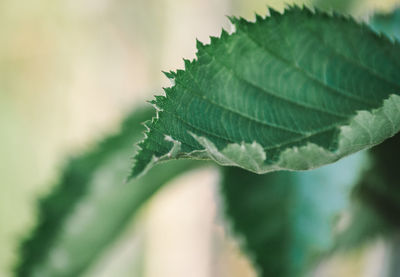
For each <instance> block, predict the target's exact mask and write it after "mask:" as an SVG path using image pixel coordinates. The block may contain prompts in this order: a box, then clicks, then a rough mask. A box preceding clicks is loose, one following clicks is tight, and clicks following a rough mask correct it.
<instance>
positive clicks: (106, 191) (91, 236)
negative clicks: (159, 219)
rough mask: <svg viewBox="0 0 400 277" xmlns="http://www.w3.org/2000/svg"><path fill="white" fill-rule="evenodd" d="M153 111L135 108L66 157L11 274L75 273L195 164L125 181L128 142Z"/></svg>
mask: <svg viewBox="0 0 400 277" xmlns="http://www.w3.org/2000/svg"><path fill="white" fill-rule="evenodd" d="M153 114H154V111H153V110H151V109H139V110H138V111H135V112H133V113H132V114H131V115H130V116H129V117H128V118H127V119H126V120H125V121H124V123H123V125H122V128H121V131H120V132H119V133H118V134H115V135H112V136H110V137H108V138H106V139H105V140H104V141H103V142H102V143H99V144H98V145H97V146H96V147H94V148H93V149H92V150H91V151H88V152H87V153H84V154H82V155H80V156H78V157H76V158H73V159H71V160H70V162H69V163H68V164H67V165H66V167H65V169H64V172H63V174H62V175H61V178H60V181H59V183H58V184H57V185H56V186H55V187H54V189H53V191H52V192H51V193H50V194H49V195H48V196H47V197H45V198H43V199H42V200H41V201H40V205H39V211H38V215H39V219H38V225H37V226H36V228H35V229H34V230H33V232H32V234H31V235H30V237H29V238H28V239H27V240H26V241H25V242H24V243H23V244H22V246H21V252H20V255H21V258H20V260H21V261H20V263H19V265H18V266H17V268H16V276H24V277H27V276H40V277H53V276H60V277H62V276H81V274H82V273H83V272H85V270H86V269H88V267H90V265H91V264H92V263H93V262H94V261H96V259H97V258H98V257H100V256H101V253H102V251H103V250H105V249H106V247H107V246H108V245H109V244H110V243H112V242H113V241H114V240H115V239H116V238H117V237H118V235H119V234H120V233H121V232H122V231H123V230H124V226H125V225H126V224H127V223H129V222H130V220H129V219H131V218H132V216H133V215H134V214H135V213H136V212H137V211H138V209H139V208H140V207H141V206H142V204H143V203H144V202H146V201H147V200H148V199H149V198H150V197H151V196H152V195H153V194H154V193H155V192H156V191H157V190H158V189H159V188H160V187H162V185H163V184H165V183H166V182H168V181H170V180H171V179H172V178H174V177H176V176H178V175H179V174H181V173H183V172H186V171H188V170H190V169H193V168H194V167H197V166H200V165H201V163H200V164H199V163H198V162H197V163H196V162H195V161H192V162H190V161H189V162H188V161H176V162H173V163H169V164H166V165H160V166H157V167H155V168H153V169H152V171H151V172H150V173H149V174H148V175H146V177H144V178H141V179H140V180H134V181H131V182H128V183H125V182H124V179H126V177H127V175H128V173H129V160H130V159H131V150H132V149H133V143H134V142H137V141H139V140H140V139H142V136H143V129H144V127H143V126H142V125H141V123H142V122H144V121H145V120H148V119H149V118H151V116H152V115H153Z"/></svg>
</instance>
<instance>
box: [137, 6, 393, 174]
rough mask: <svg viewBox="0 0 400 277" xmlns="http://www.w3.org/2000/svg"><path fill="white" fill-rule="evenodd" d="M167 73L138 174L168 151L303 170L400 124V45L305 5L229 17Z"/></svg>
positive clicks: (257, 168)
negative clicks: (229, 28)
mask: <svg viewBox="0 0 400 277" xmlns="http://www.w3.org/2000/svg"><path fill="white" fill-rule="evenodd" d="M232 23H233V25H234V26H235V28H234V29H236V30H235V32H234V33H233V34H228V33H227V32H225V31H223V32H222V34H221V37H220V38H213V37H212V38H211V44H209V45H203V44H202V43H200V42H199V43H198V46H197V47H198V52H197V59H195V60H193V61H185V70H178V71H177V72H169V73H166V75H167V76H168V77H169V78H170V79H172V82H173V83H174V86H172V87H170V88H165V94H166V95H165V96H157V97H156V100H154V101H153V104H154V106H155V107H156V109H157V111H158V116H157V117H156V118H154V119H153V120H152V122H150V123H148V129H149V130H148V132H147V138H146V139H145V140H144V141H143V142H141V143H140V144H139V146H140V148H141V150H140V152H139V153H138V154H137V156H136V158H135V159H136V162H135V165H134V168H133V171H132V176H137V175H139V174H140V173H142V172H143V171H145V170H146V169H147V168H150V167H151V165H152V164H154V163H156V162H159V161H163V160H169V159H180V158H195V159H212V160H215V161H216V162H217V163H219V164H221V165H232V166H238V167H242V168H244V169H247V170H249V171H253V172H256V173H266V172H270V171H275V170H307V169H312V168H316V167H319V166H322V165H325V164H328V163H332V162H334V161H336V160H338V159H340V158H341V157H343V156H346V155H348V154H350V153H353V152H356V151H359V150H361V149H364V148H368V147H371V146H373V145H375V144H378V143H380V142H382V141H383V140H384V139H386V138H388V137H391V136H393V135H394V134H395V133H397V132H398V131H399V128H400V112H399V108H400V97H399V93H400V45H399V43H398V42H393V41H391V40H390V39H388V38H386V37H385V36H382V35H378V34H376V33H375V32H373V31H372V30H371V29H370V28H369V27H368V26H366V25H363V24H359V23H357V22H355V21H354V20H353V19H351V18H348V17H343V16H339V15H328V14H326V13H323V12H319V11H316V12H312V11H310V10H308V9H306V8H304V9H302V8H299V7H292V8H289V9H288V10H286V11H285V12H284V14H280V13H278V12H275V11H273V10H271V11H270V15H269V16H268V17H266V18H261V17H259V16H257V19H256V22H247V21H246V20H244V19H236V18H233V19H232Z"/></svg>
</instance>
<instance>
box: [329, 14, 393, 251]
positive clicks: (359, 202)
mask: <svg viewBox="0 0 400 277" xmlns="http://www.w3.org/2000/svg"><path fill="white" fill-rule="evenodd" d="M370 25H371V27H372V28H373V29H374V30H375V31H377V32H382V33H384V34H385V35H387V36H389V37H394V38H397V39H400V9H396V10H394V11H393V12H392V13H388V14H376V15H374V16H373V17H372V18H371V20H370ZM369 154H370V155H369V156H370V157H369V158H370V161H371V162H370V165H369V168H368V170H366V171H365V173H364V174H363V178H361V180H360V181H359V183H358V184H357V185H356V186H355V189H354V192H353V198H354V200H355V201H354V203H353V207H352V210H351V213H350V221H351V222H350V224H349V225H348V226H347V228H345V229H344V230H343V232H341V233H340V234H339V236H338V238H337V243H336V244H337V245H336V247H335V248H337V249H344V250H347V249H352V248H354V247H359V246H363V245H364V244H366V243H368V242H370V241H372V240H374V239H376V238H378V237H384V238H393V236H394V235H396V234H397V230H398V227H400V221H399V219H398V216H397V215H398V214H399V212H400V204H399V203H400V202H399V201H400V186H399V185H400V184H399V180H400V175H399V173H398V168H397V164H398V160H397V158H398V157H399V155H400V135H399V134H397V135H396V136H394V137H393V138H390V139H388V140H386V141H385V142H383V143H382V144H380V145H378V146H375V147H374V148H372V149H371V150H370V151H369Z"/></svg>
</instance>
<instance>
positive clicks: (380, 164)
mask: <svg viewBox="0 0 400 277" xmlns="http://www.w3.org/2000/svg"><path fill="white" fill-rule="evenodd" d="M399 156H400V134H397V135H396V136H394V137H392V138H390V139H388V140H386V141H385V142H384V143H382V144H380V145H378V146H375V147H374V148H372V149H371V150H370V151H369V166H368V169H367V170H365V171H364V172H363V174H362V178H360V180H359V181H358V183H357V185H356V186H355V188H354V190H353V192H352V194H353V199H354V203H353V207H352V209H351V212H350V216H349V218H350V223H349V225H348V226H347V227H346V228H345V229H344V230H343V231H342V232H341V233H340V234H339V236H338V238H337V245H336V246H335V248H337V249H344V250H347V249H352V248H355V247H360V246H363V245H364V244H366V243H368V242H370V241H372V240H373V239H376V238H382V237H383V238H393V236H396V235H397V232H398V228H399V227H400V219H399V216H398V215H399V214H400V181H399V180H400V173H399V170H398V157H399Z"/></svg>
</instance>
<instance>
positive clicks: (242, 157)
mask: <svg viewBox="0 0 400 277" xmlns="http://www.w3.org/2000/svg"><path fill="white" fill-rule="evenodd" d="M269 13H270V14H269V16H267V17H266V18H262V17H260V16H257V18H256V22H254V23H252V22H248V21H246V20H244V19H237V18H231V22H232V24H233V25H234V27H235V31H234V32H233V33H232V34H228V33H227V32H226V31H222V33H221V37H220V38H214V37H213V38H211V43H210V45H203V44H202V43H200V42H198V44H197V47H198V53H197V59H196V60H194V61H185V70H178V71H177V72H168V73H165V74H166V76H167V77H168V78H170V79H171V80H172V82H173V84H174V85H173V86H172V87H170V88H166V89H165V96H156V100H154V101H152V104H153V105H154V106H155V107H156V110H157V113H156V115H155V117H154V118H153V119H152V120H150V121H148V122H147V123H146V126H147V132H146V138H145V139H144V140H143V141H142V142H140V143H139V144H138V146H139V147H140V148H139V150H138V152H137V154H136V156H135V165H134V167H133V170H132V174H131V178H130V179H129V180H128V183H127V184H123V182H122V181H123V177H124V172H126V171H127V169H128V166H129V156H130V154H131V153H130V145H131V143H132V142H133V141H136V142H137V141H138V140H139V139H140V134H141V132H142V128H139V127H138V126H140V125H139V123H140V122H143V121H145V120H147V119H149V118H151V116H152V112H151V111H149V110H148V109H143V110H139V111H136V112H134V113H133V114H132V115H130V116H129V117H128V119H127V120H126V123H124V125H123V128H122V130H121V132H120V134H118V135H115V136H113V137H111V138H108V139H106V140H105V141H104V142H103V143H102V144H100V145H99V147H98V148H96V149H94V150H93V151H92V152H90V153H87V154H85V155H83V156H81V157H78V158H76V159H73V160H71V161H70V163H69V164H68V165H67V167H66V170H65V172H64V175H63V176H62V178H61V181H60V183H59V185H58V186H57V187H56V189H55V190H54V192H53V193H52V194H51V195H50V196H48V197H47V198H45V199H44V200H43V201H42V202H41V206H40V209H41V216H40V220H39V224H38V227H37V228H36V231H35V232H34V233H33V235H32V237H31V238H30V239H28V240H27V241H26V242H25V243H24V244H23V246H22V248H21V249H22V250H21V253H22V260H21V263H20V264H19V266H18V267H17V275H19V276H78V275H79V274H80V273H82V272H83V271H84V269H85V268H86V267H87V266H88V265H90V263H91V262H93V260H94V259H95V258H96V256H97V255H98V254H99V253H100V252H101V250H103V249H104V247H105V246H106V245H107V244H109V243H110V242H111V241H113V239H114V238H115V237H116V236H117V234H118V233H119V232H120V230H121V228H122V226H123V225H124V224H126V222H127V218H128V217H130V216H131V215H132V214H133V213H135V212H136V211H137V209H138V207H139V206H140V205H141V204H142V203H144V202H145V201H146V200H147V199H148V198H149V197H150V196H151V195H152V194H154V193H155V192H156V191H157V189H158V188H160V187H161V186H162V185H163V184H164V183H165V182H166V181H168V180H170V179H172V178H174V177H176V176H177V175H179V174H180V173H183V172H186V171H188V170H190V169H193V168H197V167H198V166H202V165H204V164H205V162H199V161H175V162H169V163H165V164H160V165H157V167H155V168H154V169H151V168H152V166H153V165H155V164H158V163H159V162H162V161H167V160H179V159H194V160H213V161H215V162H216V163H218V164H220V165H223V166H228V167H225V168H222V169H221V172H222V173H221V174H222V176H223V178H222V182H221V192H222V197H223V199H224V205H225V211H226V215H227V216H226V217H227V219H228V221H229V222H230V225H231V227H232V229H233V231H234V232H235V233H236V234H237V235H238V236H239V237H241V238H242V246H243V248H244V249H245V251H246V252H247V253H248V254H249V256H251V257H252V259H251V260H252V261H253V262H254V265H255V267H256V268H257V269H258V272H259V274H260V276H301V275H304V274H307V273H308V271H309V270H310V268H311V266H312V265H313V264H314V263H315V262H316V261H318V259H319V258H320V257H322V256H323V255H327V254H328V253H330V252H333V251H336V250H338V249H343V248H346V247H347V248H348V247H355V246H357V245H360V244H362V243H364V242H365V241H367V240H368V239H369V238H371V237H375V236H377V235H385V236H387V237H389V238H390V237H391V236H393V233H395V231H396V228H397V226H398V219H397V217H396V215H397V214H398V213H396V211H398V210H399V209H400V208H399V204H398V203H399V200H400V194H399V193H398V188H397V180H398V178H397V172H396V168H395V166H394V165H395V161H392V158H393V155H395V153H396V152H395V151H397V150H398V149H400V148H399V147H398V144H399V143H400V138H399V137H398V136H394V135H395V134H396V133H398V131H399V130H400V112H399V111H400V44H399V41H398V40H396V39H390V38H388V37H387V36H386V35H383V34H380V33H376V32H374V31H372V29H371V28H370V27H369V26H368V25H366V24H363V23H358V22H356V21H354V20H353V19H351V18H349V17H345V16H341V15H337V14H333V15H330V14H327V13H323V12H319V11H311V10H309V9H307V8H299V7H292V8H289V9H288V10H286V11H285V13H284V14H281V13H278V12H276V11H274V10H270V12H269ZM376 20H378V21H379V18H377V19H376ZM379 26H382V25H379V24H378V23H376V22H375V23H374V28H375V29H376V30H379V28H382V27H379ZM393 136H394V137H393ZM390 137H393V138H391V139H390V140H388V141H387V142H384V143H382V142H383V141H384V140H386V139H388V138H390ZM381 143H382V144H381ZM377 144H380V145H379V146H378V147H377V148H374V149H373V150H372V151H370V152H369V153H365V152H362V153H361V154H357V155H355V156H352V157H349V158H347V159H344V160H342V161H338V160H339V159H341V158H343V157H345V156H348V155H350V154H353V153H355V152H358V151H360V150H363V149H368V148H370V147H372V146H374V145H377ZM336 161H338V162H337V163H335V164H332V165H328V164H331V163H334V162H336ZM366 161H369V162H368V163H366ZM206 164H208V163H206ZM366 164H367V165H366ZM230 166H233V167H230ZM321 166H323V167H321ZM318 167H321V168H318ZM315 168H318V169H315ZM310 169H314V170H312V171H309V172H293V171H299V170H310ZM349 169H350V171H349ZM147 170H152V171H153V173H152V174H145V173H146V171H147ZM288 170H290V171H288ZM338 172H340V175H338ZM139 175H144V176H143V177H138V176H139ZM352 188H354V189H353V194H352V195H353V198H354V201H352V202H350V201H349V200H350V191H351V190H352ZM88 207H90V209H92V210H95V211H96V212H95V213H93V214H92V215H91V216H89V217H84V220H83V221H82V216H83V215H82V214H85V209H86V208H88ZM345 209H347V210H348V211H349V212H350V213H351V214H352V215H353V217H355V218H360V221H355V220H353V222H352V224H350V225H348V226H347V227H346V228H345V229H344V230H342V231H341V232H340V233H339V234H336V233H335V232H333V230H332V228H333V226H334V224H335V221H336V220H337V216H338V215H340V213H341V212H342V211H343V210H345ZM99 222H102V224H101V226H102V227H101V228H98V226H99V225H100V224H99ZM96 226H97V227H96ZM77 229H78V231H76V230H77ZM55 256H56V257H58V261H55V260H54V257H55ZM60 257H61V258H60ZM60 260H61V262H60Z"/></svg>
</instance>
